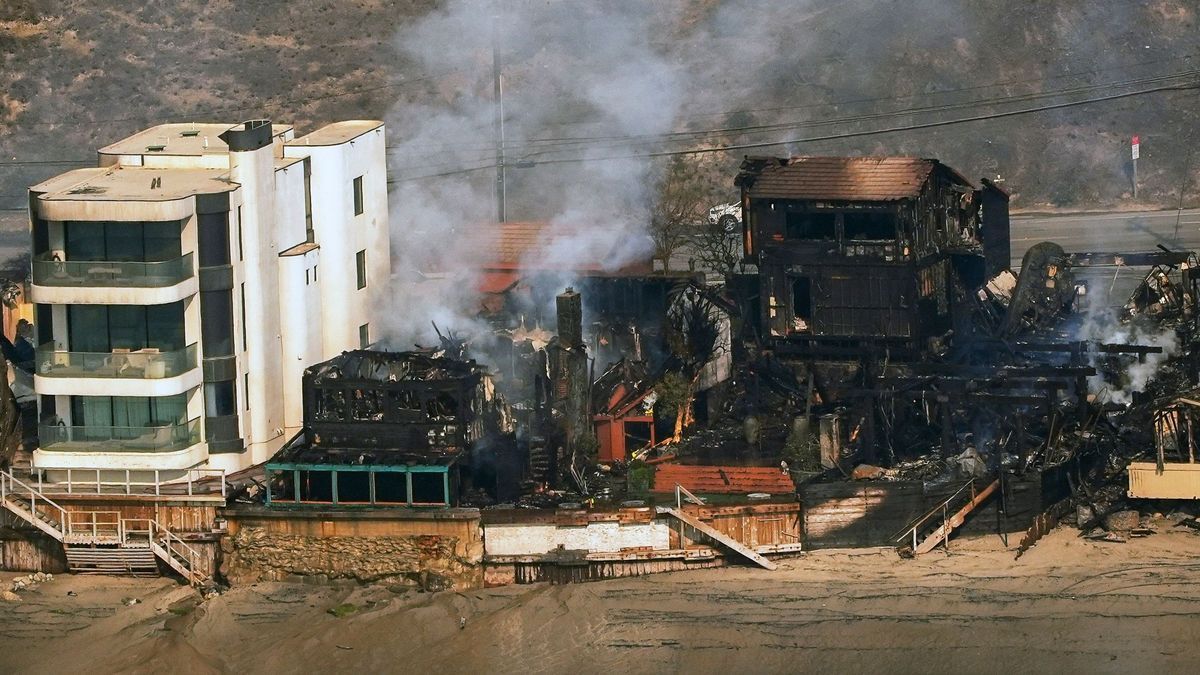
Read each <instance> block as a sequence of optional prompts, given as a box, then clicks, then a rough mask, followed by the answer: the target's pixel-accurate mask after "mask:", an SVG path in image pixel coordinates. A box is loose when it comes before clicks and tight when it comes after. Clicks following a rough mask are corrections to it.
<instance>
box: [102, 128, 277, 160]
mask: <svg viewBox="0 0 1200 675" xmlns="http://www.w3.org/2000/svg"><path fill="white" fill-rule="evenodd" d="M237 126H240V124H233V123H226V122H205V123H199V122H183V123H173V124H160V125H158V126H155V127H150V128H149V129H144V130H142V131H139V132H137V133H136V134H134V135H132V136H129V137H127V138H124V139H121V140H119V141H117V142H116V143H113V144H111V145H106V146H104V147H103V148H100V150H99V151H98V152H99V153H100V154H101V155H147V154H155V155H186V156H189V157H199V156H201V155H213V154H216V155H223V154H225V153H227V152H229V147H228V146H227V145H225V141H222V140H221V139H220V138H218V137H219V136H220V135H221V134H223V133H225V132H226V131H227V130H229V129H232V128H233V127H237ZM291 130H292V125H290V124H272V125H271V135H272V136H276V137H277V136H280V135H282V134H286V133H287V132H289V131H291ZM154 148H160V149H154Z"/></svg>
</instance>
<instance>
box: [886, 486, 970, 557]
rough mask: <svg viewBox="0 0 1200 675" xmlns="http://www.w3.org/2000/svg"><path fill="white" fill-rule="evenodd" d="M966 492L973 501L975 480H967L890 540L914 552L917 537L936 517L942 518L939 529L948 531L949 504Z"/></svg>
mask: <svg viewBox="0 0 1200 675" xmlns="http://www.w3.org/2000/svg"><path fill="white" fill-rule="evenodd" d="M968 490H969V491H970V492H971V497H970V499H971V500H974V499H975V480H974V479H972V480H969V481H967V482H966V483H964V484H963V486H962V487H960V488H958V489H957V490H955V491H954V494H952V495H950V496H949V497H947V498H946V499H944V500H942V501H941V502H940V503H939V504H938V505H937V506H934V507H933V508H932V509H929V511H928V512H926V513H925V514H924V515H922V516H920V517H918V518H917V519H916V520H913V521H912V522H911V523H909V524H908V525H906V526H905V527H904V529H903V530H901V531H900V532H899V533H897V534H896V536H894V537H893V538H892V540H893V541H895V542H896V545H897V546H903V545H904V544H909V545H911V546H912V550H913V551H916V550H917V545H918V544H919V543H920V542H918V541H917V537H918V536H921V533H922V532H923V531H924V530H925V528H926V525H928V524H929V521H930V520H932V519H933V518H935V517H936V516H938V515H940V516H941V517H942V524H941V525H940V527H941V528H943V531H948V530H949V525H950V503H951V502H953V501H954V500H956V499H958V498H959V497H960V496H961V495H962V494H963V493H964V492H966V491H968ZM910 540H911V541H910Z"/></svg>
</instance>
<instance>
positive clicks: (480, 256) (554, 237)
mask: <svg viewBox="0 0 1200 675" xmlns="http://www.w3.org/2000/svg"><path fill="white" fill-rule="evenodd" d="M458 236H461V237H463V241H462V242H461V245H460V246H459V247H458V249H457V252H458V253H460V254H461V255H460V257H461V260H460V262H461V263H463V264H470V265H474V266H476V267H477V268H478V269H482V270H487V271H499V270H523V271H525V272H539V271H557V270H562V271H570V272H603V273H606V274H612V275H614V276H616V275H625V274H649V273H650V272H651V271H652V270H653V265H652V261H651V260H650V259H649V257H647V259H646V260H644V261H634V262H633V263H631V264H629V265H626V266H625V267H623V268H621V269H613V268H612V260H613V257H614V256H613V253H614V252H613V251H612V250H602V248H603V247H597V246H595V245H594V244H593V245H592V246H591V248H590V249H588V250H587V251H586V257H585V258H584V259H582V260H572V261H568V260H559V259H557V258H556V256H555V255H554V251H555V249H556V248H557V247H565V245H566V244H567V243H568V241H569V239H574V238H575V237H574V236H573V234H572V233H571V232H569V231H564V230H563V229H561V228H558V227H556V226H554V225H552V224H550V223H547V222H545V221H523V222H508V223H491V224H487V225H480V226H479V227H477V228H473V229H471V230H467V231H465V232H462V233H460V234H459V235H458ZM579 239H580V240H581V242H582V243H584V245H587V242H588V239H587V237H586V236H582V235H581V236H580V237H579ZM572 243H573V242H572ZM572 248H574V246H572ZM496 283H499V280H496ZM487 285H488V286H495V285H496V284H493V283H489V284H487Z"/></svg>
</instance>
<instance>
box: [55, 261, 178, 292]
mask: <svg viewBox="0 0 1200 675" xmlns="http://www.w3.org/2000/svg"><path fill="white" fill-rule="evenodd" d="M192 273H193V272H192V254H191V253H186V254H184V255H183V256H182V257H179V258H175V259H174V260H164V261H162V262H116V261H96V260H92V261H85V260H49V259H47V258H46V257H44V256H43V257H39V258H37V259H35V260H34V261H33V283H34V284H36V285H39V286H78V287H81V288H84V287H89V286H104V287H114V286H115V287H127V288H162V287H165V286H174V285H175V284H177V283H179V282H181V281H183V280H184V279H188V278H190V277H191V276H192Z"/></svg>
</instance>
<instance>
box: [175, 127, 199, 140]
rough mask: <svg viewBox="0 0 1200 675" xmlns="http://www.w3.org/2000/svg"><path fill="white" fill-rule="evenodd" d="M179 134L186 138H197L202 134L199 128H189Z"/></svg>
mask: <svg viewBox="0 0 1200 675" xmlns="http://www.w3.org/2000/svg"><path fill="white" fill-rule="evenodd" d="M179 135H180V136H183V137H184V138H195V137H196V136H199V135H200V131H199V130H198V129H188V130H187V131H184V132H181V133H180V134H179Z"/></svg>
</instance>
